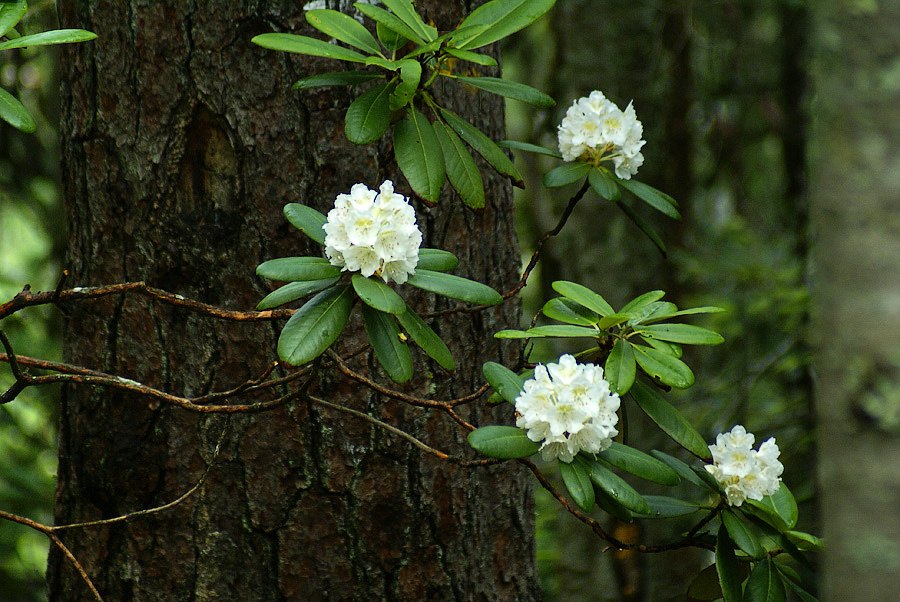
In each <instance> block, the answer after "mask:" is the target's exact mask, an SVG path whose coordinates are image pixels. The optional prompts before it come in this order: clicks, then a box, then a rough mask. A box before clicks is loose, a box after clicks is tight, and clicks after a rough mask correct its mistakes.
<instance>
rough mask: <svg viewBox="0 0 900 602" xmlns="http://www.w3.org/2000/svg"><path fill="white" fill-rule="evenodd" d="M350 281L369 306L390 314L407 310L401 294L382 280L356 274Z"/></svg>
mask: <svg viewBox="0 0 900 602" xmlns="http://www.w3.org/2000/svg"><path fill="white" fill-rule="evenodd" d="M350 281H351V282H352V283H353V289H354V290H355V291H356V294H357V295H359V298H360V299H362V300H363V303H365V304H366V305H368V306H369V307H372V308H374V309H377V310H379V311H383V312H387V313H389V314H402V313H403V312H404V311H406V303H404V302H403V299H401V298H400V295H398V294H397V293H395V292H394V289H392V288H391V287H389V286H388V285H386V284H385V283H383V282H382V281H381V280H378V279H376V278H366V277H365V276H363V275H362V274H354V275H353V278H351V280H350Z"/></svg>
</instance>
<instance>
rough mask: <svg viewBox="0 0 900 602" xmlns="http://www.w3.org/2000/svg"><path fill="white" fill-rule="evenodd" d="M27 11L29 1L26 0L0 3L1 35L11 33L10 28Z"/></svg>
mask: <svg viewBox="0 0 900 602" xmlns="http://www.w3.org/2000/svg"><path fill="white" fill-rule="evenodd" d="M26 12H28V3H27V2H25V0H20V1H19V2H12V3H4V4H0V37H3V36H5V35H6V34H7V33H9V30H10V29H12V28H13V27H15V26H16V24H17V23H18V22H19V21H21V20H22V17H24V16H25V13H26Z"/></svg>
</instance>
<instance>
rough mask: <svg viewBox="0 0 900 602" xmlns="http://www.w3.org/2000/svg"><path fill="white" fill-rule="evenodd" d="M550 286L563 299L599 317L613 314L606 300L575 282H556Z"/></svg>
mask: <svg viewBox="0 0 900 602" xmlns="http://www.w3.org/2000/svg"><path fill="white" fill-rule="evenodd" d="M551 286H552V287H553V290H555V291H556V292H557V293H559V294H560V295H562V296H563V297H566V298H567V299H571V300H572V301H574V302H575V303H578V304H579V305H582V306H584V307H586V308H588V309H589V310H591V311H593V312H596V313H598V314H600V315H601V316H609V315H612V314H614V313H615V311H613V308H612V306H611V305H610V304H609V303H607V302H606V299H604V298H603V297H601V296H600V295H598V294H597V293H595V292H594V291H592V290H591V289H589V288H587V287H586V286H582V285H580V284H578V283H577V282H568V281H566V280H557V281H556V282H554V283H553V284H552V285H551Z"/></svg>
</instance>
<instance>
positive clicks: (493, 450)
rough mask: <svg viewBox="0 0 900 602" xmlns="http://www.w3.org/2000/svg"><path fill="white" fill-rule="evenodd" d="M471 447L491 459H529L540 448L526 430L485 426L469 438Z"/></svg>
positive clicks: (472, 433)
mask: <svg viewBox="0 0 900 602" xmlns="http://www.w3.org/2000/svg"><path fill="white" fill-rule="evenodd" d="M468 440H469V445H471V446H472V447H473V448H475V450H476V451H477V452H479V453H482V454H484V455H485V456H489V457H491V458H501V459H504V460H510V459H513V458H527V457H528V456H531V455H533V454H535V453H536V452H537V450H538V449H539V448H540V445H539V444H538V443H535V442H534V441H532V440H531V439H529V438H528V435H527V434H526V433H525V431H524V430H522V429H520V428H516V427H514V426H483V427H481V428H477V429H475V430H474V431H472V432H471V433H469V436H468Z"/></svg>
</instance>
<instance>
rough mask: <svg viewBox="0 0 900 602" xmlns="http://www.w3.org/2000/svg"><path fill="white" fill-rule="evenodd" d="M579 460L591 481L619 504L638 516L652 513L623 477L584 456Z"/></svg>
mask: <svg viewBox="0 0 900 602" xmlns="http://www.w3.org/2000/svg"><path fill="white" fill-rule="evenodd" d="M577 460H579V461H581V462H583V463H584V466H585V468H586V469H587V472H588V474H589V475H590V478H591V481H593V482H594V484H595V485H597V487H599V488H600V489H602V490H603V491H604V492H606V494H607V495H609V496H610V497H612V498H613V499H615V500H616V501H617V502H618V503H620V504H622V505H623V506H624V507H625V508H627V509H629V510H631V511H633V512H637V513H638V514H649V513H650V506H649V505H647V501H646V500H644V498H643V497H641V494H640V493H638V492H637V491H635V490H634V488H633V487H632V486H631V485H629V484H628V483H626V482H625V481H624V480H623V479H622V477H620V476H619V475H617V474H616V473H614V472H612V471H611V470H609V469H607V468H605V467H604V466H602V465H601V464H600V463H599V462H598V461H596V460H588V459H586V458H585V456H584V455H580V456H578V458H577Z"/></svg>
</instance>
